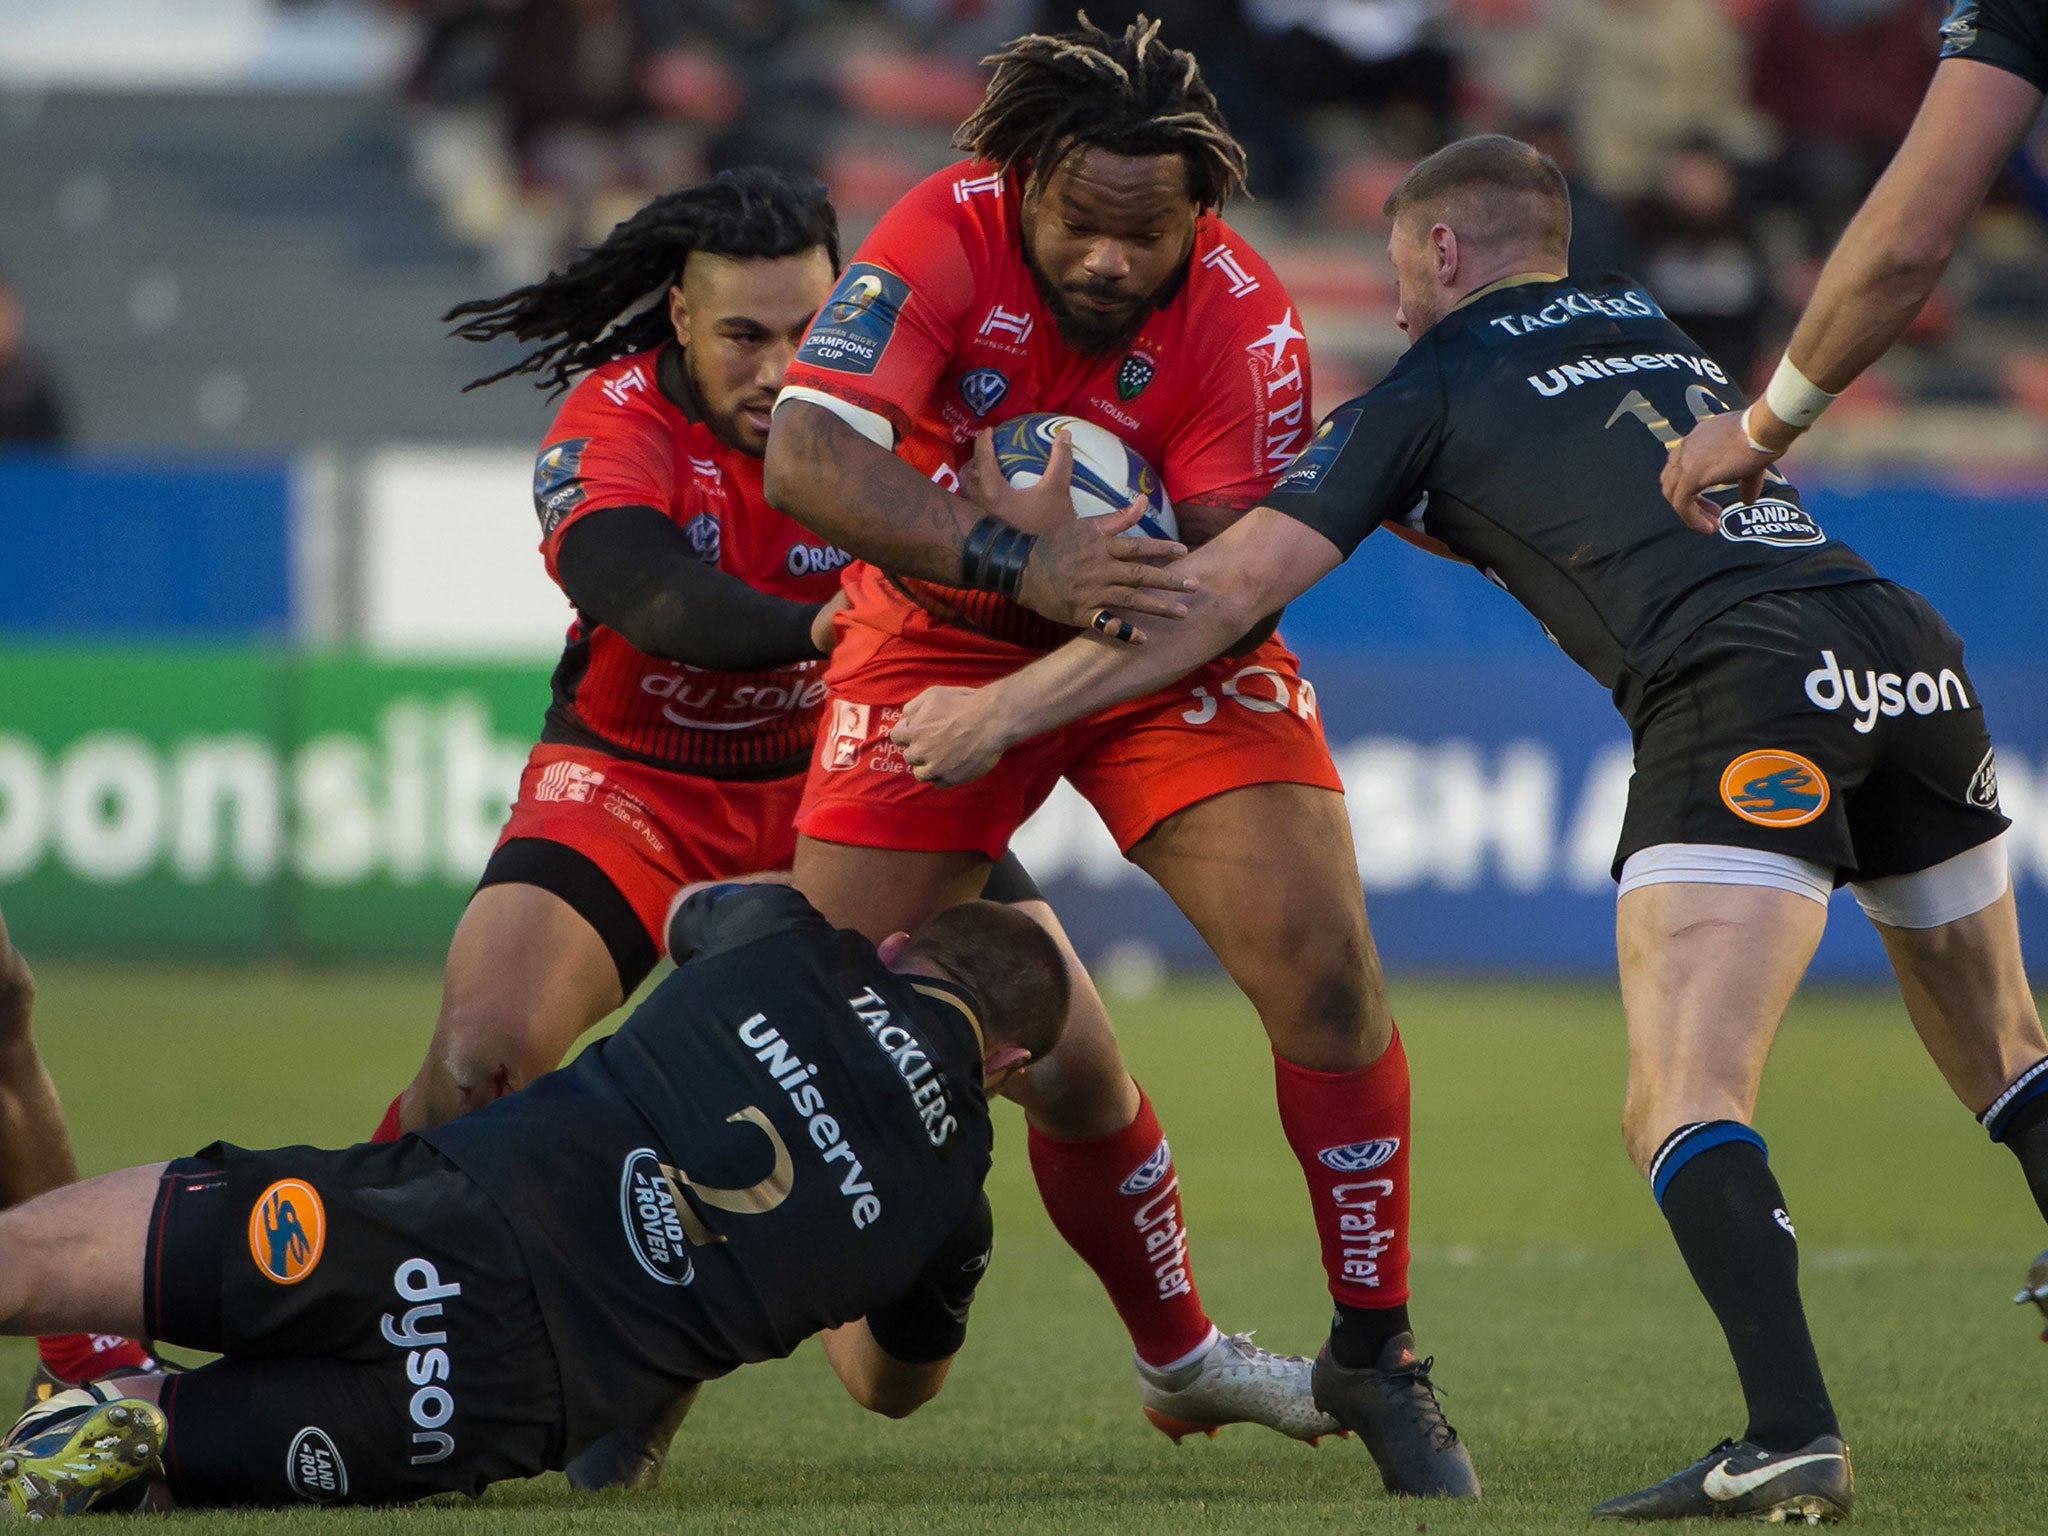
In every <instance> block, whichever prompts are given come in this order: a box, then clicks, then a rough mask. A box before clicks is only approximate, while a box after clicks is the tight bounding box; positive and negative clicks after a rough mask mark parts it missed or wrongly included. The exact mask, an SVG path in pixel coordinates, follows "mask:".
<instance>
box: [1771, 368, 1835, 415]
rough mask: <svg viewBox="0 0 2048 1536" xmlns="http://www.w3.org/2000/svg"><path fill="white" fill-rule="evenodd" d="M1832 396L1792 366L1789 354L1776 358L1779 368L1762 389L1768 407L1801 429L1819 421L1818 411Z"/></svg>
mask: <svg viewBox="0 0 2048 1536" xmlns="http://www.w3.org/2000/svg"><path fill="white" fill-rule="evenodd" d="M1834 398H1835V397H1834V396H1833V395H1831V394H1829V393H1828V392H1827V391H1826V390H1824V389H1822V388H1821V387H1820V386H1819V385H1818V384H1816V383H1814V382H1813V380H1811V379H1809V378H1808V377H1807V376H1806V375H1805V374H1803V373H1801V372H1800V371H1799V370H1798V369H1797V368H1795V367H1793V366H1792V357H1791V354H1790V353H1787V354H1786V355H1785V356H1784V357H1781V358H1779V359H1778V371H1777V372H1776V373H1774V374H1772V375H1771V383H1770V387H1769V388H1768V389H1766V390H1765V391H1764V404H1765V405H1768V406H1769V407H1770V408H1771V414H1772V415H1774V416H1776V417H1777V418H1778V420H1780V421H1782V422H1784V423H1785V424H1786V425H1787V426H1793V427H1798V428H1799V429H1800V430H1801V431H1804V430H1805V429H1806V428H1808V427H1810V426H1812V425H1813V424H1814V423H1815V422H1816V421H1818V420H1820V413H1821V412H1822V411H1824V410H1826V409H1827V408H1828V406H1829V405H1830V404H1832V403H1833V401H1834Z"/></svg>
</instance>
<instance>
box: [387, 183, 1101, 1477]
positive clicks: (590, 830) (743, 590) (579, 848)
mask: <svg viewBox="0 0 2048 1536" xmlns="http://www.w3.org/2000/svg"><path fill="white" fill-rule="evenodd" d="M838 268H839V233H838V224H837V220H836V217H835V215H834V213H833V210H832V206H831V204H830V203H829V202H828V201H827V200H826V196H825V191H824V189H823V188H822V187H817V186H814V185H807V184H802V183H797V182H794V181H791V180H789V179H788V178H786V177H783V176H781V175H779V174H777V173H775V172H772V171H768V170H763V169H759V168H748V169H743V170H738V171H729V172H726V173H724V174H722V175H720V176H718V177H716V178H714V179H713V180H711V181H709V182H707V183H705V184H703V185H701V186H697V187H692V188H688V189H685V190H683V191H679V192H675V193H671V194H669V195H667V196H665V197H661V198H657V199H655V200H654V201H653V202H652V203H650V204H649V205H648V206H647V207H646V208H644V209H642V210H641V211H640V212H639V213H638V214H636V215H635V216H634V217H633V218H631V219H629V220H628V221H626V222H625V223H624V224H621V225H620V226H619V227H618V228H617V229H615V230H614V231H613V232H612V234H611V235H610V236H609V237H608V238H607V239H606V240H605V241H604V242H603V243H602V244H601V245H599V246H597V247H596V248H594V249H592V250H590V251H588V252H586V253H584V255H583V256H582V257H581V258H580V259H579V260H578V261H577V262H576V263H574V264H573V265H572V266H570V267H569V268H568V269H567V270H566V271H564V272H562V273H559V274H557V275H555V276H552V277H550V278H548V279H547V280H546V281H544V282H541V283H538V284H535V285H534V286H532V287H530V288H526V289H522V290H520V291H518V292H516V293H512V294H508V295H506V296H505V297H504V298H501V299H495V300H485V301H479V302H477V303H474V304H466V305H463V306H461V307H460V308H458V309H457V310H455V311H454V312H453V313H452V314H451V316H450V318H451V319H461V320H463V321H464V322H465V323H464V324H463V326H462V327H461V329H460V331H459V333H458V334H461V335H464V336H467V337H469V338H471V339H473V340H480V341H485V340H491V339H493V338H496V337H501V336H508V335H509V336H511V337H514V338H516V339H517V340H520V341H523V342H528V343H540V345H539V346H538V348H537V350H535V351H533V352H531V353H529V354H528V355H527V356H526V357H525V358H524V359H523V360H522V361H521V362H519V363H517V364H515V365H513V366H512V367H510V368H507V369H505V370H503V371H502V372H501V373H498V374H494V375H492V376H491V379H486V380H483V381H480V382H483V383H489V382H492V380H494V379H497V378H503V377H506V376H507V375H509V374H515V373H532V374H537V375H538V376H539V379H540V382H541V383H542V384H543V385H554V386H557V387H564V388H568V389H569V394H568V397H567V399H565V400H564V401H563V403H562V407H561V410H560V412H559V413H558V414H557V416H556V418H555V421H554V424H553V425H552V426H551V427H550V428H549V429H548V433H547V436H546V437H545V439H544V440H543V442H542V446H541V450H540V455H539V458H538V461H537V464H536V468H535V472H534V508H535V511H536V513H537V514H538V516H539V518H540V523H541V533H542V539H541V552H542V554H543V556H544V557H545V559H546V561H547V566H548V573H549V575H550V576H552V577H553V578H554V579H555V580H556V582H557V583H558V584H559V585H560V586H561V588H562V590H563V591H564V592H565V593H566V594H567V595H568V597H569V600H570V601H571V602H572V603H573V604H574V605H575V607H576V611H577V620H576V622H575V624H574V625H573V626H572V628H571V629H570V632H569V639H568V645H567V647H566V648H565V650H564V652H563V655H562V660H561V663H560V665H559V666H558V667H557V669H556V671H555V679H554V699H553V702H552V704H551V705H550V707H549V709H548V713H547V719H546V723H545V725H544V726H543V728H542V732H541V740H540V743H539V745H537V746H536V747H535V748H534V751H533V755H532V757H531V759H530V760H529V761H528V764H527V768H526V772H525V773H524V775H523V776H522V777H521V781H520V788H519V797H518V800H517V802H516V803H515V804H514V806H513V809H512V814H511V817H510V819H509V820H508V821H507V822H506V825H505V829H504V832H503V833H502V834H501V836H500V838H499V842H498V846H497V848H496V850H495V851H494V852H493V853H492V855H491V859H490V861H489V863H488V864H487V865H486V867H485V870H484V874H483V878H482V880H481V881H480V883H479V885H478V887H477V891H476V894H475V895H474V896H473V897H472V898H471V899H470V903H469V906H468V908H467V909H466V910H465V911H464V913H463V916H462V921H461V923H460V924H459V925H458V927H457V929H456V932H455V938H454V941H453V943H452V944H451V946H450V948H449V953H448V963H447V972H446V979H445V981H444V984H443V992H442V1000H441V1012H440V1017H439V1019H438V1021H437V1023H436V1025H435V1029H434V1037H433V1041H432V1044H431V1045H430V1046H429V1047H428V1051H427V1059H426V1062H425V1064H424V1065H423V1066H422V1067H421V1068H420V1071H419V1075H418V1076H417V1077H416V1078H415V1079H414V1080H413V1082H412V1084H411V1085H410V1086H409V1087H408V1088H407V1089H406V1090H405V1092H404V1093H403V1094H401V1095H400V1096H399V1098H398V1099H396V1100H394V1101H393V1103H392V1106H391V1108H390V1110H389V1111H388V1112H387V1113H386V1115H385V1118H384V1123H383V1124H382V1125H381V1126H380V1127H379V1129H378V1133H377V1135H378V1138H379V1139H387V1138H394V1137H396V1136H398V1135H400V1134H402V1133H403V1132H405V1131H411V1130H417V1129H419V1128H421V1127H423V1126H428V1125H434V1124H439V1123H440V1122H442V1121H445V1120H449V1119H452V1118H453V1117H455V1116H457V1115H459V1114H462V1113H464V1112H465V1111H467V1110H470V1109H474V1108H477V1107H479V1106H480V1105H483V1104H486V1103H489V1102H491V1101H492V1100H494V1099H497V1098H499V1097H501V1096H503V1095H504V1094H506V1093H508V1092H510V1091H512V1090H513V1089H516V1088H519V1087H521V1086H523V1085H524V1084H526V1083H527V1082H529V1081H531V1080H532V1079H533V1078H535V1077H537V1076H539V1075H540V1074H541V1073H543V1072H546V1071H548V1070H550V1069H551V1068H553V1067H554V1066H555V1065H556V1064H557V1063H559V1062H560V1061H561V1059H562V1057H563V1055H564V1054H565V1052H566V1051H567V1050H568V1048H569V1046H570V1044H571V1043H572V1042H573V1041H574V1040H575V1039H576V1038H577V1037H578V1036H579V1035H581V1034H582V1033H583V1032H584V1031H586V1030H587V1029H589V1028H590V1027H591V1026H592V1025H593V1024H595V1023H596V1022H597V1021H598V1020H600V1019H602V1018H603V1017H604V1016H605V1015H606V1014H608V1013H610V1012H611V1011H612V1010H613V1009H615V1008H617V1007H618V1006H619V1005H620V1004H621V1003H622V1002H623V1001H624V1000H625V999H626V998H627V997H630V996H631V995H632V994H633V992H634V991H635V989H637V988H638V987H639V985H640V983H641V981H642V980H644V979H645V978H646V976H647V974H648V973H649V972H650V971H651V970H652V969H653V968H654V965H655V963H656V961H657V960H658V959H659V957H660V954H661V950H662V946H663V938H662V935H663V926H662V924H663V915H664V913H665V912H666V910H667V906H668V903H669V901H670V899H671V898H672V897H673V896H674V894H675V892H676V890H677V889H678V888H679V887H680V886H682V885H684V884H686V883H688V882H691V881H695V880H704V879H723V878H726V877H729V876H734V875H740V874H745V873H749V872H752V871H755V870H766V869H786V868H788V867H789V863H790V858H791V853H792V850H793V846H794V842H795V832H794V829H793V828H792V825H791V821H792V818H793V816H794V814H795V811H796V807H797V802H798V799H799V797H800V795H801V792H802V787H803V774H804V769H805V766H806V764H807V763H808V761H809V756H810V750H811V743H812V739H813V737H814V735H815V734H816V731H817V726H818V719H819V715H820V713H821V710H822V708H823V704H824V699H825V684H824V681H823V662H822V657H823V655H824V652H825V651H826V650H827V649H828V648H829V647H830V644H831V634H832V629H831V619H832V615H833V614H834V613H835V612H836V611H837V609H838V607H839V606H840V603H839V600H838V597H837V594H838V590H839V577H840V571H841V567H843V566H844V565H845V563H846V557H845V556H844V555H842V554H841V553H840V552H839V551H838V550H837V549H836V548H833V547H832V546H830V545H828V544H823V543H820V542H819V541H818V540H817V539H815V538H814V537H812V536H811V535H810V534H809V533H808V532H807V531H806V530H805V529H804V528H802V527H801V526H799V525H798V524H796V523H794V522H792V521H791V520H790V519H789V518H787V517H785V516H783V515H782V514H781V513H779V512H777V511H775V510H774V509H772V508H771V507H769V506H768V505H767V503H766V501H765V500H764V499H763V497H762V494H761V454H762V451H763V447H764V444H765V442H766V438H767V433H768V421H769V412H770V410H771V409H772V407H773V404H774V400H775V392H776V390H777V389H778V388H779V387H780V385H781V383H782V379H783V373H784V371H785V370H786V369H787V367H788V366H789V362H790V358H791V356H792V355H793V354H794V353H795V351H796V347H797V344H798V343H799V341H801V339H802V337H803V335H804V332H805V328H806V327H807V325H808V324H809V322H810V319H811V317H812V316H813V315H814V314H815V313H816V312H817V310H818V307H819V305H820V304H822V303H823V302H824V299H825V296H826V294H827V293H828V292H829V291H830V289H831V287H832V282H833V279H834V277H835V276H836V275H837V272H838ZM650 297H653V298H654V299H655V302H654V303H653V304H652V305H651V306H650V307H647V308H645V309H642V308H640V306H641V305H642V304H643V302H644V301H646V300H648V299H649V298H650ZM1110 543H1111V541H1109V540H1106V539H1104V538H1103V537H1102V536H1101V535H1100V534H1090V535H1089V536H1088V538H1087V540H1086V541H1085V544H1077V547H1081V548H1082V550H1083V553H1082V554H1081V555H1080V557H1079V559H1080V565H1081V568H1082V569H1084V570H1085V569H1086V567H1087V563H1088V561H1089V560H1091V559H1093V560H1096V561H1098V562H1101V563H1102V564H1103V566H1104V568H1105V569H1108V568H1109V567H1110V566H1112V565H1113V564H1114V563H1115V556H1114V553H1113V551H1112V550H1111V549H1110V547H1109V546H1110ZM1112 574H1113V572H1112ZM979 894H985V895H987V896H989V897H991V898H993V899H995V900H1000V901H1005V902H1009V903H1012V904H1015V905H1019V906H1020V907H1021V908H1022V909H1023V910H1024V911H1025V912H1027V913H1028V914H1029V915H1030V916H1032V917H1033V918H1035V919H1036V920H1037V921H1038V922H1039V923H1040V925H1041V926H1043V927H1045V928H1046V929H1048V930H1049V931H1050V932H1051V933H1052V934H1053V936H1054V938H1055V939H1056V940H1057V941H1058V942H1059V943H1060V944H1061V945H1062V946H1063V947H1064V948H1065V950H1066V953H1067V954H1068V957H1069V960H1070V963H1071V965H1072V969H1073V970H1074V972H1075V975H1076V978H1077V980H1076V986H1077V987H1078V988H1080V989H1081V990H1083V991H1085V992H1086V994H1087V996H1088V999H1089V1002H1088V1004H1087V1005H1086V1008H1087V1009H1088V1010H1092V1012H1093V1013H1094V1014H1096V1015H1099V1014H1100V1012H1101V1002H1100V999H1099V998H1097V997H1096V996H1095V994H1094V992H1093V989H1092V988H1090V987H1089V986H1088V984H1087V981H1086V976H1085V973H1083V972H1082V971H1081V969H1080V965H1079V962H1078V961H1075V960H1073V959H1072V949H1071V946H1068V945H1067V944H1066V940H1065V937H1064V935H1062V934H1061V933H1060V932H1059V926H1058V923H1057V920H1056V919H1055V918H1054V917H1053V915H1052V910H1051V908H1050V907H1048V906H1046V905H1045V903H1044V901H1043V900H1042V898H1040V897H1039V895H1038V892H1037V889H1036V887H1034V886H1033V885H1032V883H1031V880H1030V877H1029V876H1028V875H1026V874H1025V873H1024V871H1023V870H1022V868H1021V867H1020V866H1019V865H1017V863H1016V861H1015V860H1006V861H1005V862H1004V863H1003V865H1002V866H1001V867H1000V868H999V869H998V870H997V871H996V872H995V874H994V875H993V876H992V877H991V878H990V880H989V882H988V884H987V886H986V888H985V890H984V891H982V892H981V893H979ZM1104 1027H1105V1028H1106V1026H1104ZM686 1408H687V1403H686V1402H685V1403H679V1404H678V1405H677V1408H676V1411H675V1412H674V1413H673V1414H672V1415H670V1416H669V1417H668V1418H667V1419H666V1420H664V1421H663V1422H660V1423H657V1424H653V1425H650V1426H648V1429H647V1433H646V1434H645V1435H644V1436H640V1437H633V1436H608V1437H606V1439H604V1440H602V1441H600V1442H599V1443H598V1445H597V1446H595V1447H593V1448H592V1450H591V1451H590V1452H588V1453H586V1455H585V1456H584V1457H581V1458H579V1459H578V1461H577V1462H575V1463H573V1464H572V1465H571V1467H570V1469H569V1473H570V1478H571V1480H572V1481H573V1482H576V1483H577V1484H578V1485H579V1486H611V1485H614V1484H620V1483H624V1484H629V1485H633V1486H646V1485H648V1484H651V1483H652V1482H653V1481H654V1480H656V1479H657V1478H658V1476H659V1474H660V1466H661V1460H662V1455H663V1452H664V1450H665V1447H666V1444H667V1441H668V1439H669V1438H670V1436H672V1434H673V1433H674V1430H675V1427H676V1425H677V1423H679V1422H680V1419H681V1415H682V1412H683V1411H684V1410H685V1409H686Z"/></svg>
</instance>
